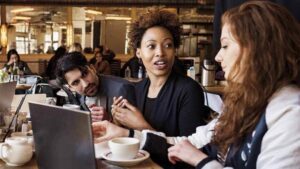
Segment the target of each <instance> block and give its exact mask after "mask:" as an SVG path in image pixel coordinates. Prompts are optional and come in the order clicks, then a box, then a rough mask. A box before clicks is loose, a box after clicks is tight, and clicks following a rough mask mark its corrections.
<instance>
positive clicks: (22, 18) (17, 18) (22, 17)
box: [13, 16, 31, 20]
mask: <svg viewBox="0 0 300 169" xmlns="http://www.w3.org/2000/svg"><path fill="white" fill-rule="evenodd" d="M13 19H14V20H30V19H31V17H29V16H14V17H13Z"/></svg>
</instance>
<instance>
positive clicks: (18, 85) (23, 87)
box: [16, 84, 31, 90]
mask: <svg viewBox="0 0 300 169" xmlns="http://www.w3.org/2000/svg"><path fill="white" fill-rule="evenodd" d="M30 88H31V85H28V84H17V86H16V89H18V90H27V89H30Z"/></svg>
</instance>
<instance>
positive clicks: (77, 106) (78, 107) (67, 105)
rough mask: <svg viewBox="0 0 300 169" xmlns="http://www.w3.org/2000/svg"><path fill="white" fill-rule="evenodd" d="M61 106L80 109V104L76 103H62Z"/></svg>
mask: <svg viewBox="0 0 300 169" xmlns="http://www.w3.org/2000/svg"><path fill="white" fill-rule="evenodd" d="M63 108H66V109H71V110H80V106H79V105H76V104H64V105H63Z"/></svg>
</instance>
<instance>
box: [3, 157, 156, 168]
mask: <svg viewBox="0 0 300 169" xmlns="http://www.w3.org/2000/svg"><path fill="white" fill-rule="evenodd" d="M97 165H98V167H97V168H99V169H122V168H125V169H161V167H160V166H159V165H157V164H156V163H154V162H153V161H152V160H151V159H150V158H149V159H147V160H145V161H143V162H141V163H139V164H138V165H135V166H132V167H119V166H116V165H111V164H109V163H108V162H106V161H105V160H100V159H98V160H97ZM0 169H38V167H37V163H36V160H35V158H34V157H33V158H32V159H31V161H30V162H28V163H26V164H25V165H23V166H20V167H11V166H8V165H6V164H5V162H4V161H2V160H0Z"/></svg>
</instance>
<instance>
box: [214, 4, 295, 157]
mask: <svg viewBox="0 0 300 169" xmlns="http://www.w3.org/2000/svg"><path fill="white" fill-rule="evenodd" d="M222 24H223V25H224V24H228V25H229V27H230V31H231V34H232V35H233V37H234V39H236V40H237V42H238V43H239V45H240V48H241V53H240V56H239V57H238V59H237V61H236V63H235V65H234V67H233V68H232V71H231V72H230V73H229V76H228V79H227V80H228V86H227V87H226V89H225V93H224V112H223V114H222V115H221V116H220V118H219V122H218V124H217V125H216V127H215V135H214V137H213V143H214V144H215V145H216V146H217V147H218V149H219V152H220V155H222V156H223V157H224V156H225V155H226V152H227V150H228V148H229V147H230V146H237V147H239V146H240V144H241V142H242V141H243V140H244V139H245V137H246V136H247V135H248V134H249V133H250V132H252V131H253V129H254V128H255V126H256V124H257V123H258V121H259V119H260V117H261V115H262V114H263V113H264V111H265V108H266V106H267V104H268V99H269V98H270V97H271V96H272V95H273V94H274V92H276V90H278V89H280V88H281V87H283V86H286V85H288V84H294V85H297V86H298V87H300V26H299V23H298V22H297V21H296V20H295V18H294V17H293V16H292V15H291V14H290V13H289V12H288V10H287V9H285V8H284V7H282V6H279V5H277V4H274V3H272V2H268V1H249V2H246V3H244V4H242V5H241V6H239V7H236V8H232V9H230V10H229V11H227V12H226V13H224V15H223V16H222ZM233 79H238V82H237V81H236V80H234V81H233Z"/></svg>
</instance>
